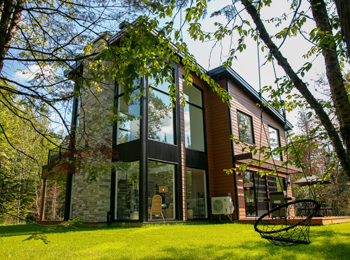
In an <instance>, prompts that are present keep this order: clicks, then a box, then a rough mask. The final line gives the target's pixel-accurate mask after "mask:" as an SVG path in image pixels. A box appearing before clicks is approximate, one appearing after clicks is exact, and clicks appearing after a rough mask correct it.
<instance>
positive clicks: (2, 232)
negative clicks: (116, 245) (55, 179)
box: [0, 224, 121, 237]
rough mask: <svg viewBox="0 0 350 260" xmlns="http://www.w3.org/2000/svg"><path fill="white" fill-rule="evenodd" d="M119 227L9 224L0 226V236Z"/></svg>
mask: <svg viewBox="0 0 350 260" xmlns="http://www.w3.org/2000/svg"><path fill="white" fill-rule="evenodd" d="M110 229H121V228H120V227H102V228H98V227H76V228H74V229H69V230H66V231H62V230H54V229H50V226H42V225H35V224H25V225H9V226H0V237H12V236H26V235H28V236H30V235H32V234H33V233H38V234H53V233H65V232H80V231H94V230H96V231H98V230H110Z"/></svg>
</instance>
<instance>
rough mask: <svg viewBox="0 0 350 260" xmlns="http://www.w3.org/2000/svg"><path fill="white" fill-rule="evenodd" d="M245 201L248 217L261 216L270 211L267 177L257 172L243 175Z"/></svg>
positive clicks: (247, 172)
mask: <svg viewBox="0 0 350 260" xmlns="http://www.w3.org/2000/svg"><path fill="white" fill-rule="evenodd" d="M243 187H244V200H245V209H246V215H247V216H261V215H262V214H264V213H265V212H267V211H268V209H269V206H268V202H266V201H265V200H266V199H267V186H266V177H265V176H263V177H260V176H259V174H257V173H256V172H251V171H245V172H244V173H243Z"/></svg>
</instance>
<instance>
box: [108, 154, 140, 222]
mask: <svg viewBox="0 0 350 260" xmlns="http://www.w3.org/2000/svg"><path fill="white" fill-rule="evenodd" d="M139 178H140V166H139V161H135V162H126V163H125V162H124V163H118V171H116V173H115V190H116V191H115V213H114V216H115V219H117V220H139Z"/></svg>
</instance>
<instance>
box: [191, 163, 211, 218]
mask: <svg viewBox="0 0 350 260" xmlns="http://www.w3.org/2000/svg"><path fill="white" fill-rule="evenodd" d="M186 197H187V218H188V219H197V218H207V217H208V210H207V183H206V172H205V170H201V169H194V168H188V167H187V168H186Z"/></svg>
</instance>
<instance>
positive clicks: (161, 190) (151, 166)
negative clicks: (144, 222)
mask: <svg viewBox="0 0 350 260" xmlns="http://www.w3.org/2000/svg"><path fill="white" fill-rule="evenodd" d="M174 176H175V166H174V165H173V164H168V163H161V162H155V161H149V162H148V219H158V220H159V219H174V218H175V188H174Z"/></svg>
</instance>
